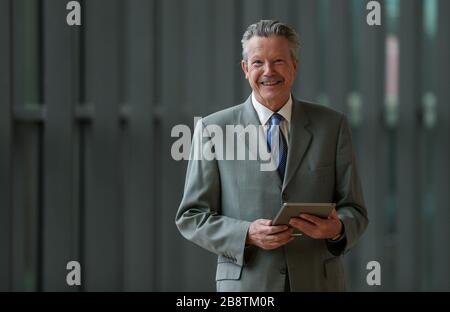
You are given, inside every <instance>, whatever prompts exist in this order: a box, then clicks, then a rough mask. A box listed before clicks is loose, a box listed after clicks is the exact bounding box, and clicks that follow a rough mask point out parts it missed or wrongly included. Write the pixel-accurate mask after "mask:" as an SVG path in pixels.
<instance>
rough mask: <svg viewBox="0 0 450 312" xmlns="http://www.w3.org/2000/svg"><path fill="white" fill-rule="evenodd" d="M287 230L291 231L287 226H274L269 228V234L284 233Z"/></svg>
mask: <svg viewBox="0 0 450 312" xmlns="http://www.w3.org/2000/svg"><path fill="white" fill-rule="evenodd" d="M287 230H289V226H287V225H273V226H271V227H269V232H268V234H277V233H280V232H284V231H287Z"/></svg>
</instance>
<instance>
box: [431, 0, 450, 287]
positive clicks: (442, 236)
mask: <svg viewBox="0 0 450 312" xmlns="http://www.w3.org/2000/svg"><path fill="white" fill-rule="evenodd" d="M438 8H439V10H438V12H439V13H438V20H439V22H438V35H437V38H438V39H437V40H438V48H437V51H438V52H437V53H438V55H437V58H438V60H439V61H438V62H437V73H436V74H437V77H438V79H437V81H438V86H437V87H438V113H437V116H438V127H437V131H436V147H435V149H434V150H433V152H434V154H435V155H436V162H435V164H434V170H433V172H434V174H435V177H436V182H435V185H436V189H435V194H436V197H437V205H436V208H437V209H436V215H435V226H434V229H435V230H434V234H433V237H432V238H430V240H431V244H432V245H433V254H432V257H433V270H432V272H433V273H432V274H433V277H434V280H433V290H436V291H449V290H450V267H449V263H450V247H449V246H450V242H449V241H450V228H449V224H450V213H449V205H450V197H449V193H450V192H449V185H450V178H449V177H450V170H449V161H448V160H449V159H450V153H449V144H450V138H449V133H450V129H449V124H450V110H449V103H448V101H449V99H450V89H449V87H448V82H449V81H450V59H449V55H450V41H449V38H450V2H449V1H446V0H440V1H439V2H438Z"/></svg>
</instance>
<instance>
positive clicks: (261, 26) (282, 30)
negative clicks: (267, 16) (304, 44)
mask: <svg viewBox="0 0 450 312" xmlns="http://www.w3.org/2000/svg"><path fill="white" fill-rule="evenodd" d="M255 36H256V37H266V38H267V37H270V36H282V37H285V38H286V39H287V40H288V42H289V47H290V50H291V57H292V60H294V61H295V62H297V61H298V59H297V54H298V50H299V48H300V39H299V37H298V34H297V33H296V32H295V30H293V29H292V28H290V27H289V26H287V25H286V24H283V23H281V22H279V21H276V20H260V21H259V22H257V23H255V24H252V25H250V26H248V28H247V30H246V31H245V33H244V35H243V36H242V40H241V43H242V58H243V59H244V61H247V44H248V41H249V40H250V39H251V38H253V37H255Z"/></svg>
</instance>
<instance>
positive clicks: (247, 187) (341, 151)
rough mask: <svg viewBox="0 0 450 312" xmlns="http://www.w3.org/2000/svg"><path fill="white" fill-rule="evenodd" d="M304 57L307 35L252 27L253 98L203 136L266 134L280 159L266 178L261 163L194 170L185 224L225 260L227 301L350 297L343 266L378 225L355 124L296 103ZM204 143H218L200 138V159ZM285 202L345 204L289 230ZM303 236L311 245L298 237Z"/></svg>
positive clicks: (180, 218) (248, 55)
mask: <svg viewBox="0 0 450 312" xmlns="http://www.w3.org/2000/svg"><path fill="white" fill-rule="evenodd" d="M298 48H299V39H298V36H297V34H296V33H295V31H293V30H292V29H291V28H289V27H288V26H286V25H285V24H283V23H280V22H278V21H271V20H262V21H259V22H258V23H256V24H253V25H250V26H249V27H248V29H247V30H246V32H245V33H244V35H243V38H242V49H243V51H242V54H243V60H242V69H243V71H244V74H245V78H246V79H247V80H248V81H249V83H250V86H251V88H252V90H253V92H252V94H251V95H250V96H249V98H248V99H247V100H246V101H245V102H244V103H243V104H240V105H237V106H234V107H231V108H228V109H225V110H223V111H220V112H217V113H214V114H212V115H210V116H207V117H205V118H204V119H203V120H202V121H201V123H200V125H198V126H197V129H196V131H202V130H204V129H205V127H206V128H207V127H208V126H209V125H215V126H218V127H220V128H222V129H225V126H226V125H242V126H243V127H247V126H249V125H255V126H260V127H262V128H263V130H264V131H263V133H264V135H265V136H266V139H267V145H268V146H267V148H268V149H269V150H271V149H277V150H279V156H278V157H279V159H278V161H277V168H276V170H272V171H267V170H261V167H260V166H259V162H260V161H261V160H260V159H257V160H251V159H248V160H247V159H246V160H227V159H208V160H205V159H198V160H190V162H189V165H188V169H187V176H186V184H185V189H184V196H183V199H182V201H181V204H180V207H179V210H178V212H177V215H176V224H177V226H178V229H179V230H180V232H181V234H182V235H183V236H184V237H185V238H187V239H189V240H191V241H192V242H194V243H196V244H198V245H199V246H201V247H203V248H205V249H207V250H209V251H211V252H213V253H215V254H217V255H218V260H217V273H216V282H217V290H218V291H342V290H344V270H343V261H342V256H343V254H344V253H345V252H347V251H348V250H349V249H350V248H351V247H352V246H354V245H355V243H356V242H357V241H358V239H359V238H360V237H361V235H362V234H363V232H364V230H365V228H366V227H367V224H368V219H367V212H366V209H365V207H364V206H365V205H364V199H363V194H362V190H361V185H360V181H359V178H358V174H357V170H356V164H355V157H354V152H353V148H352V142H351V134H350V128H349V125H348V122H347V120H346V118H345V116H344V115H343V114H342V113H339V112H336V111H333V110H331V109H329V108H326V107H323V106H319V105H314V104H310V103H307V102H304V101H299V100H297V99H295V98H294V97H293V96H292V94H291V89H292V85H293V82H294V79H295V75H296V72H297V63H298V61H297V51H298ZM275 129H279V130H281V131H275ZM275 135H276V136H277V138H276V139H274V136H275ZM273 139H274V140H273ZM199 140H203V141H202V142H201V143H205V140H206V142H208V140H209V141H211V137H210V138H208V137H207V138H206V139H205V138H200V139H198V138H197V139H196V138H194V142H193V146H194V148H193V149H195V146H198V145H199V143H200V142H199ZM274 142H276V143H274ZM275 144H277V146H272V145H275ZM203 146H204V145H203ZM249 146H250V145H249ZM249 146H246V148H249ZM284 202H306V203H313V202H315V203H336V209H335V210H333V212H332V213H331V214H330V216H329V217H328V218H324V219H323V218H319V217H316V216H313V215H300V216H296V217H293V218H291V220H290V224H289V226H288V225H272V221H271V220H272V219H273V217H274V216H275V215H276V214H277V212H278V211H279V209H280V207H281V205H282V203H284ZM294 229H298V230H299V231H300V232H302V233H303V234H304V235H303V236H300V237H297V236H293V235H292V234H293V230H294Z"/></svg>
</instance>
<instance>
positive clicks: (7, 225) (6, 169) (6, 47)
mask: <svg viewBox="0 0 450 312" xmlns="http://www.w3.org/2000/svg"><path fill="white" fill-rule="evenodd" d="M10 9H11V2H10V1H0V103H1V104H0V206H1V207H2V208H1V209H0V246H1V248H0V291H8V290H10V289H11V261H10V255H11V222H10V221H11V203H12V202H11V201H12V198H11V161H12V160H11V145H12V129H11V126H12V125H11V120H12V118H11V117H12V116H11V101H12V97H11V87H12V86H11V63H12V60H11V57H12V55H11V45H10V44H11V39H12V38H11V28H10V26H11V24H10V23H11V15H10V13H11V11H10Z"/></svg>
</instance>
